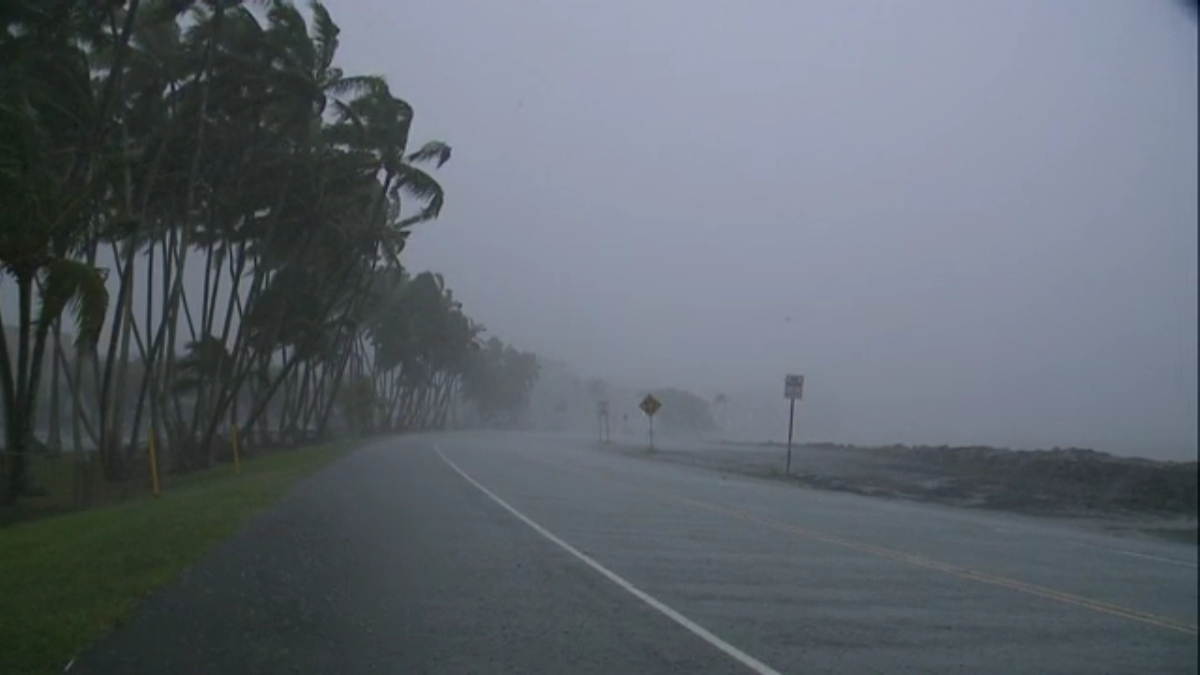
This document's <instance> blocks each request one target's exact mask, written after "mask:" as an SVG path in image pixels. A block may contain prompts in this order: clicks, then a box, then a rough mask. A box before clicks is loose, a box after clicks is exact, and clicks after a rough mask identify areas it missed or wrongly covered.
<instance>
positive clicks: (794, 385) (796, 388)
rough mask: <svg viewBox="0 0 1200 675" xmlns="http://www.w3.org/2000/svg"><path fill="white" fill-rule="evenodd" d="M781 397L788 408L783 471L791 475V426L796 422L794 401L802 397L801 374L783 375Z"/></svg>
mask: <svg viewBox="0 0 1200 675" xmlns="http://www.w3.org/2000/svg"><path fill="white" fill-rule="evenodd" d="M783 397H784V398H786V399H788V402H789V404H790V408H789V410H788V444H787V465H786V466H785V468H784V473H785V474H787V475H791V473H792V428H793V427H794V426H795V423H796V401H798V400H800V399H801V398H803V397H804V376H803V375H785V376H784V378H783Z"/></svg>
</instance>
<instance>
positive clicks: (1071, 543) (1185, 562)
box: [1063, 539, 1197, 568]
mask: <svg viewBox="0 0 1200 675" xmlns="http://www.w3.org/2000/svg"><path fill="white" fill-rule="evenodd" d="M1063 543H1064V544H1067V545H1068V546H1077V547H1079V548H1090V549H1095V550H1097V551H1108V552H1109V553H1119V554H1121V555H1127V556H1131V557H1134V558H1145V559H1146V560H1155V561H1157V562H1161V563H1167V564H1169V565H1179V566H1181V567H1192V568H1195V567H1197V564H1196V563H1194V562H1191V561H1190V560H1179V559H1178V558H1163V557H1161V556H1157V555H1149V554H1147V553H1138V552H1137V551H1126V550H1125V549H1120V548H1109V547H1107V546H1096V545H1093V544H1085V543H1083V542H1079V541H1068V540H1066V539H1064V540H1063Z"/></svg>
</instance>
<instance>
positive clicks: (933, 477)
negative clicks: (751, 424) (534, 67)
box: [620, 442, 1198, 542]
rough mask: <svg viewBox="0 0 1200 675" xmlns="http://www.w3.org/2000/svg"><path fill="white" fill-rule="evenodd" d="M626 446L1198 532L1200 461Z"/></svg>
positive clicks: (819, 479) (921, 494)
mask: <svg viewBox="0 0 1200 675" xmlns="http://www.w3.org/2000/svg"><path fill="white" fill-rule="evenodd" d="M620 451H621V452H627V453H632V454H639V455H642V456H644V457H646V458H647V459H651V460H655V461H668V462H675V463H680V464H686V465H691V466H696V467H701V468H706V469H711V470H715V471H722V472H729V473H738V474H743V475H749V476H756V477H761V478H770V479H775V480H785V481H791V482H795V483H797V484H800V485H804V486H807V487H812V488H817V489H825V490H838V491H842V492H853V493H857V494H862V495H869V496H875V497H883V498H891V499H909V500H914V501H924V502H933V503H938V504H944V505H949V506H958V507H965V508H987V509H999V510H1004V511H1013V512H1019V513H1025V514H1030V515H1045V516H1067V517H1075V518H1083V519H1095V520H1098V521H1100V520H1102V521H1103V522H1104V523H1105V529H1118V530H1120V529H1124V530H1129V531H1130V532H1138V533H1143V534H1149V535H1153V536H1158V537H1164V538H1168V539H1173V540H1178V541H1190V542H1195V541H1196V540H1197V527H1196V514H1197V485H1198V480H1197V464H1196V462H1186V463H1185V462H1158V461H1151V460H1143V459H1134V458H1127V457H1116V456H1113V455H1108V454H1105V453H1099V452H1094V451H1091V450H1083V449H1074V448H1072V449H1065V450H1064V449H1055V450H1032V451H1027V450H1004V449H996V448H986V447H971V448H954V447H945V446H942V447H927V446H926V447H908V446H887V447H857V446H847V445H803V446H795V447H793V448H792V464H791V472H790V474H786V473H785V471H784V468H785V457H786V449H785V448H784V447H783V446H781V445H778V444H757V445H750V444H731V443H679V442H674V443H672V442H668V443H665V444H662V447H659V448H657V449H656V450H654V451H653V452H647V451H646V449H645V448H644V447H635V446H626V447H623V448H622V449H621V450H620Z"/></svg>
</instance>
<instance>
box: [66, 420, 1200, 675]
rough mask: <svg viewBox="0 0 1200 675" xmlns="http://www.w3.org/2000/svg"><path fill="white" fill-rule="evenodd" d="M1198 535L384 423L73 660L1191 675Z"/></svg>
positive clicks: (95, 669)
mask: <svg viewBox="0 0 1200 675" xmlns="http://www.w3.org/2000/svg"><path fill="white" fill-rule="evenodd" d="M1196 565H1197V555H1196V547H1195V546H1194V545H1193V546H1187V545H1183V544H1175V543H1171V542H1165V541H1164V542H1158V541H1152V540H1139V539H1127V538H1118V537H1109V536H1105V535H1102V534H1098V533H1096V532H1095V531H1090V530H1086V529H1082V528H1077V527H1072V526H1070V525H1064V524H1062V523H1060V522H1058V521H1052V520H1038V519H1034V518H1029V517H1022V516H1016V515H1008V514H1002V513H990V512H979V511H971V510H960V509H951V508H945V507H938V506H931V505H923V504H914V503H905V502H898V501H889V500H880V499H872V498H866V497H861V496H857V495H849V494H839V493H832V492H822V491H816V490H808V489H799V488H796V487H792V486H787V485H782V484H778V483H774V482H770V481H764V480H755V479H752V478H745V477H738V476H732V475H723V474H720V473H717V472H712V471H707V470H703V469H699V468H693V467H686V466H679V465H674V464H666V463H658V462H646V461H643V460H641V459H639V458H637V457H631V456H628V455H623V454H619V453H613V452H605V451H602V450H600V449H598V448H597V447H596V446H595V444H594V442H589V441H586V440H581V439H575V438H571V437H568V436H555V435H549V434H542V435H535V434H503V433H456V434H440V435H426V436H408V437H403V438H395V439H386V440H380V441H377V442H375V443H373V444H372V445H371V446H370V447H368V448H366V449H364V450H362V451H359V452H357V453H355V454H353V455H351V456H349V457H347V458H345V459H344V460H341V461H339V462H338V463H336V464H335V465H333V466H331V467H330V468H328V469H326V470H325V471H323V472H322V473H320V474H318V475H316V476H314V477H312V478H311V479H309V480H308V481H306V482H305V483H304V484H302V485H301V486H300V487H299V488H298V489H297V491H296V492H295V493H294V494H293V495H292V496H291V497H290V498H288V499H287V500H285V501H284V502H283V503H282V504H281V505H280V506H279V507H277V508H275V509H274V510H272V511H270V512H269V513H267V514H266V515H265V516H263V517H262V518H260V519H258V520H257V521H255V522H254V523H253V524H252V525H251V526H250V527H248V528H247V529H246V530H244V531H243V532H241V533H240V534H239V535H238V536H237V537H235V538H234V539H232V540H230V541H228V542H227V543H225V544H223V545H222V546H221V547H219V548H218V549H217V550H216V551H214V552H213V553H212V554H211V555H210V556H208V557H207V558H206V559H204V560H203V561H202V562H201V563H200V564H198V565H197V566H196V567H195V568H194V569H193V570H191V571H190V572H188V573H187V574H186V575H185V577H184V578H183V579H182V580H181V581H180V582H179V583H178V584H176V585H174V586H172V587H170V588H168V589H167V590H166V591H164V592H163V593H161V594H159V595H158V596H156V597H155V598H153V599H151V600H150V601H148V602H147V603H146V604H145V605H144V606H143V608H142V609H141V610H140V611H139V613H138V614H137V615H136V616H135V618H134V619H132V620H131V621H130V622H129V623H127V624H126V625H125V626H124V627H122V628H120V629H118V631H117V632H116V633H115V634H114V635H113V636H112V637H111V638H110V639H109V640H107V641H106V642H104V643H102V644H101V645H98V646H97V647H96V648H94V649H93V650H91V651H89V652H87V653H85V654H83V655H82V656H81V657H80V659H78V661H77V662H76V663H75V665H74V666H73V668H72V671H71V672H73V673H76V672H84V673H123V672H137V673H144V674H150V673H211V672H223V673H260V672H261V673H268V672H271V673H276V672H301V673H310V672H311V673H317V672H338V673H373V672H378V673H418V672H423V673H516V672H524V673H543V672H544V673H577V672H582V673H748V672H758V673H866V672H935V673H960V672H961V673H1012V672H1054V673H1097V672H1104V673H1148V672H1154V673H1194V672H1195V670H1196V667H1197V642H1196V637H1197V629H1196V624H1197V567H1196Z"/></svg>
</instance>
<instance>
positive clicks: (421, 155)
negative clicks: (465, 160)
mask: <svg viewBox="0 0 1200 675" xmlns="http://www.w3.org/2000/svg"><path fill="white" fill-rule="evenodd" d="M408 161H410V162H429V161H436V162H437V164H436V165H435V166H437V168H439V169H440V168H442V165H443V164H445V163H446V162H448V161H450V146H449V145H446V144H445V143H443V142H441V141H430V142H428V143H426V144H425V145H422V146H421V148H420V149H419V150H417V151H416V152H413V153H410V154H409V155H408Z"/></svg>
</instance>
